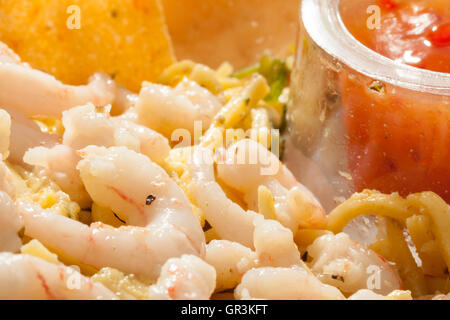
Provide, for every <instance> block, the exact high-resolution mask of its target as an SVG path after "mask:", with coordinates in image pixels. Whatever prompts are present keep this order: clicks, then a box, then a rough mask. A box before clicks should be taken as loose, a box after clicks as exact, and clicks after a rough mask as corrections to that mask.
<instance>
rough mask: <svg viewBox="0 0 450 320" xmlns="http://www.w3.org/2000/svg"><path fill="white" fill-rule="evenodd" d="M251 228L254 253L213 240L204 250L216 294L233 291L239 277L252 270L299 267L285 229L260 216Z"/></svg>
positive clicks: (233, 243)
mask: <svg viewBox="0 0 450 320" xmlns="http://www.w3.org/2000/svg"><path fill="white" fill-rule="evenodd" d="M254 224H255V228H254V235H253V237H254V240H253V241H254V247H255V251H252V250H251V249H250V248H247V247H244V246H243V245H241V244H239V243H236V242H231V241H226V240H213V241H211V242H210V243H209V244H208V245H207V246H206V256H205V261H206V262H208V263H209V264H211V265H212V266H214V268H216V271H217V291H220V290H226V289H232V288H235V287H236V286H237V285H238V284H239V282H240V279H241V277H242V275H244V274H245V273H246V272H247V271H248V270H250V269H252V268H256V267H291V266H295V265H296V266H301V265H302V262H301V258H300V252H299V251H298V248H297V246H296V244H295V242H294V239H293V234H292V232H291V231H290V230H289V229H287V228H285V227H283V226H282V225H281V224H280V223H279V222H278V221H275V220H265V219H264V218H263V217H262V216H259V217H257V218H256V219H255V221H254Z"/></svg>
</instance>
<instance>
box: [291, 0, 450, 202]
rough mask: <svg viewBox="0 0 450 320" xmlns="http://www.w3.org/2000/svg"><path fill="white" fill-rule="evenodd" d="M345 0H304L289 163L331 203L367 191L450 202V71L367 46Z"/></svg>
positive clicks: (307, 184) (311, 186) (302, 178)
mask: <svg viewBox="0 0 450 320" xmlns="http://www.w3.org/2000/svg"><path fill="white" fill-rule="evenodd" d="M341 1H344V0H303V1H302V4H301V9H300V21H301V23H300V33H299V37H298V43H297V53H296V63H295V68H294V71H293V75H292V83H291V99H290V103H289V105H288V113H287V117H288V135H289V139H288V141H287V144H286V145H287V151H286V155H285V156H286V159H285V161H286V162H287V164H288V166H289V167H290V169H291V170H292V171H293V172H294V174H296V176H297V177H298V179H299V180H300V181H301V182H303V183H304V184H305V185H306V186H307V187H309V188H310V189H311V190H312V191H313V192H315V193H316V194H317V196H318V198H319V199H320V200H321V201H322V203H323V204H324V206H325V207H326V209H327V210H330V209H332V208H333V207H334V206H336V205H337V204H338V203H339V202H340V201H342V200H343V199H344V198H346V197H348V196H350V195H351V194H352V193H353V192H358V191H361V190H363V189H376V190H379V191H382V192H384V193H391V192H399V193H400V194H402V195H407V194H409V193H414V192H422V191H434V192H436V193H438V194H439V195H440V196H442V197H443V198H444V199H445V200H446V201H447V202H450V74H447V73H439V72H433V71H429V70H424V69H419V68H415V67H412V66H408V65H404V64H400V63H398V62H395V61H393V60H390V59H388V58H386V57H384V56H382V55H380V54H378V53H376V52H374V51H372V50H370V49H369V48H367V47H365V46H364V45H362V44H361V43H360V42H359V41H358V40H356V39H355V38H354V37H353V36H352V35H351V34H350V33H349V31H348V30H347V29H346V27H345V25H344V23H343V21H342V19H341V17H340V5H341Z"/></svg>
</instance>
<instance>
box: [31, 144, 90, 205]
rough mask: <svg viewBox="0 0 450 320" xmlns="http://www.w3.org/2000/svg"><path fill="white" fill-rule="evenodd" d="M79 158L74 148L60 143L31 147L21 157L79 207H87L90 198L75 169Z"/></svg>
mask: <svg viewBox="0 0 450 320" xmlns="http://www.w3.org/2000/svg"><path fill="white" fill-rule="evenodd" d="M80 160H81V157H80V156H79V155H78V154H77V152H76V151H75V150H74V149H72V148H70V147H68V146H65V145H60V144H59V145H56V146H54V147H52V148H46V147H36V148H32V149H30V150H28V151H27V152H26V153H25V155H24V157H23V161H24V162H25V163H27V164H29V165H32V166H35V167H37V168H38V170H37V173H38V174H39V175H47V176H49V177H50V179H51V180H52V181H54V182H55V183H56V184H57V185H58V186H59V187H60V188H61V190H62V191H64V192H65V193H67V194H68V195H69V196H70V199H71V200H73V201H75V202H77V203H78V204H79V205H80V206H81V208H89V207H90V206H91V204H92V200H91V197H90V196H89V194H88V193H87V191H86V189H85V187H84V184H83V181H81V178H80V173H79V172H78V170H77V169H76V167H77V164H78V162H79V161H80Z"/></svg>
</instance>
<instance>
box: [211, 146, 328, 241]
mask: <svg viewBox="0 0 450 320" xmlns="http://www.w3.org/2000/svg"><path fill="white" fill-rule="evenodd" d="M217 175H218V178H219V179H221V180H222V181H223V182H224V183H225V184H227V185H228V186H229V187H232V188H234V189H235V190H237V191H239V192H241V193H243V194H244V196H245V200H246V203H247V205H248V207H249V209H251V210H255V211H257V210H258V201H257V199H258V189H259V187H261V186H264V187H266V188H267V189H268V190H269V191H270V192H271V194H272V196H273V198H274V208H275V214H276V218H277V220H278V221H280V222H281V223H282V224H283V225H284V226H285V227H288V228H289V229H291V231H292V232H293V233H294V234H296V232H297V230H298V229H299V228H300V227H308V228H317V227H321V226H323V225H324V224H325V223H326V215H325V212H324V210H323V208H322V206H321V205H320V203H319V201H318V200H317V199H316V198H315V196H314V195H313V194H312V193H311V192H310V191H309V190H308V189H307V188H306V187H305V186H303V185H302V184H300V183H299V182H298V181H297V180H296V179H295V177H294V176H293V174H292V173H291V172H290V171H289V169H287V168H286V167H285V166H284V165H283V164H282V163H281V162H280V160H279V159H278V158H277V157H276V156H275V155H274V154H273V153H271V152H270V151H268V150H267V149H266V148H265V147H264V146H263V145H261V144H259V143H257V142H256V141H253V140H249V139H244V140H241V141H239V142H237V143H235V144H233V145H231V146H230V147H229V148H228V149H227V150H226V152H225V153H224V154H223V156H222V158H221V159H220V161H219V162H218V164H217Z"/></svg>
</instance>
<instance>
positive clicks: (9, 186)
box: [0, 161, 17, 198]
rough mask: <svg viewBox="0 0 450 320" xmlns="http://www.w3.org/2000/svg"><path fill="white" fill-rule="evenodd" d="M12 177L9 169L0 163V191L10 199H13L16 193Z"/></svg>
mask: <svg viewBox="0 0 450 320" xmlns="http://www.w3.org/2000/svg"><path fill="white" fill-rule="evenodd" d="M13 175H14V174H13V172H12V171H11V169H10V168H9V167H8V166H7V165H6V164H5V163H4V162H3V161H0V191H3V192H5V193H7V194H8V195H9V196H10V197H11V198H15V197H16V193H17V190H16V189H17V188H16V185H15V184H14V176H13Z"/></svg>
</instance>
